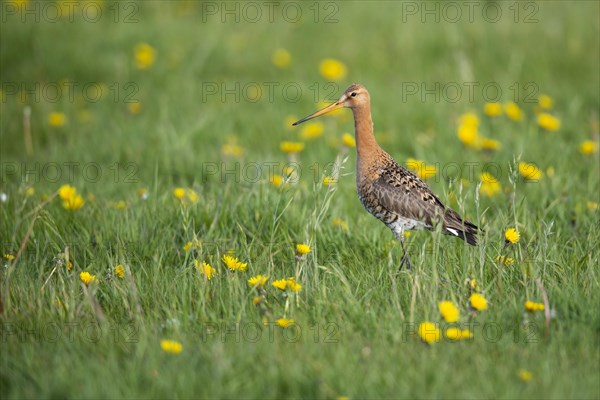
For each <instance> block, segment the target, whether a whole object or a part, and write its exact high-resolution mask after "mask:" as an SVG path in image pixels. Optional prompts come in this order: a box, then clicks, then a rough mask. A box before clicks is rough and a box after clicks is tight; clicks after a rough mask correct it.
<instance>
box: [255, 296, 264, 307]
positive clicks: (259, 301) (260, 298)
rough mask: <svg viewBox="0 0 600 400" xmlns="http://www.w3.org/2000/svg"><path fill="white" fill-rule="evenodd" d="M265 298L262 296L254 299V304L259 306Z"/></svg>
mask: <svg viewBox="0 0 600 400" xmlns="http://www.w3.org/2000/svg"><path fill="white" fill-rule="evenodd" d="M262 300H263V298H262V296H254V298H253V299H252V304H254V305H255V306H256V305H259V304H260V303H261V302H262Z"/></svg>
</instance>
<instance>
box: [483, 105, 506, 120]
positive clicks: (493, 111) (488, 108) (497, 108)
mask: <svg viewBox="0 0 600 400" xmlns="http://www.w3.org/2000/svg"><path fill="white" fill-rule="evenodd" d="M483 112H484V114H485V115H487V116H489V117H499V116H500V115H502V104H500V103H485V105H484V106H483Z"/></svg>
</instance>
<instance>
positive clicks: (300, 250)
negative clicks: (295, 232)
mask: <svg viewBox="0 0 600 400" xmlns="http://www.w3.org/2000/svg"><path fill="white" fill-rule="evenodd" d="M308 253H310V246H309V245H307V244H304V243H298V244H297V245H296V254H298V255H300V256H303V255H305V254H308Z"/></svg>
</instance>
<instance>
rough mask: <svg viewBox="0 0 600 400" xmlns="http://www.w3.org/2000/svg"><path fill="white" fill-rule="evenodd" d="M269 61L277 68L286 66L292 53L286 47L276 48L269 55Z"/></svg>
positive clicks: (290, 59)
mask: <svg viewBox="0 0 600 400" xmlns="http://www.w3.org/2000/svg"><path fill="white" fill-rule="evenodd" d="M271 62H272V63H273V65H274V66H276V67H277V68H286V67H288V66H289V65H290V63H291V62H292V55H291V54H290V52H289V51H287V50H286V49H277V50H275V51H274V52H273V55H272V56H271Z"/></svg>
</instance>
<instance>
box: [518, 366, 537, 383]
mask: <svg viewBox="0 0 600 400" xmlns="http://www.w3.org/2000/svg"><path fill="white" fill-rule="evenodd" d="M517 375H518V377H519V379H520V380H522V381H523V382H529V381H530V380H532V379H533V374H532V373H531V372H529V371H527V370H526V369H520V370H519V371H517Z"/></svg>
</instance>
